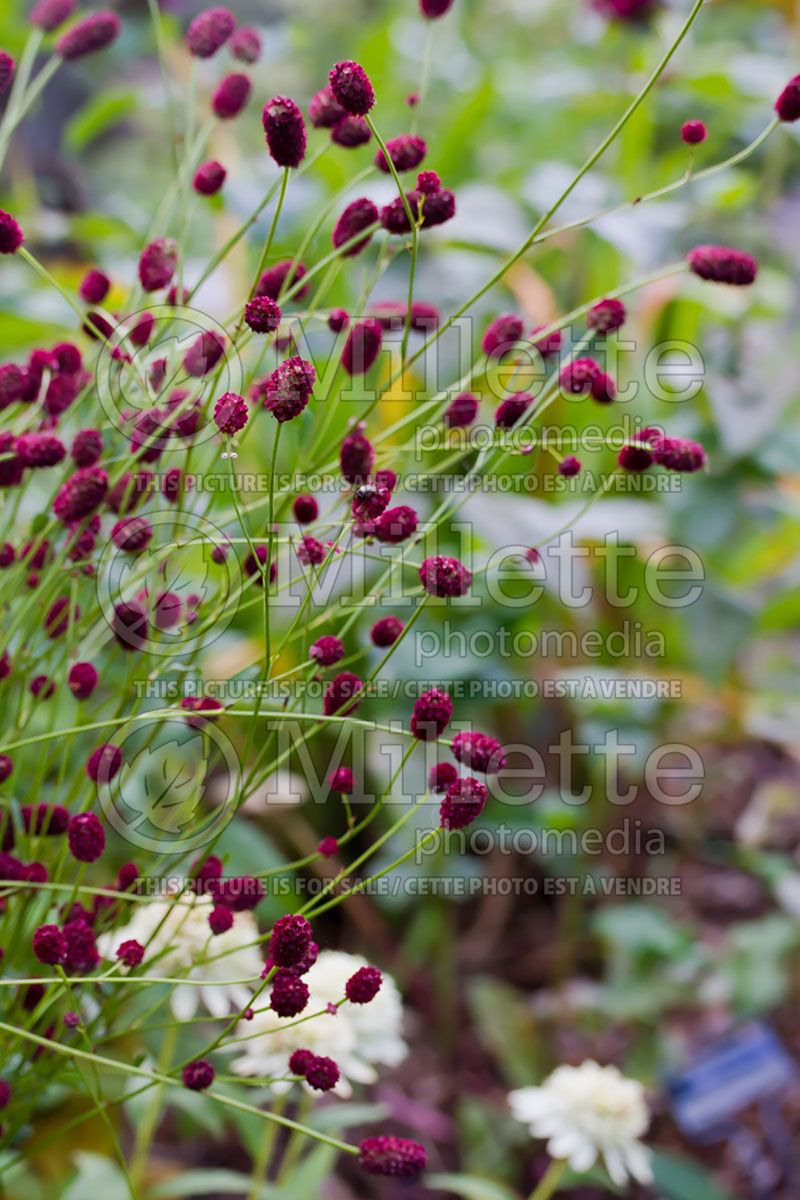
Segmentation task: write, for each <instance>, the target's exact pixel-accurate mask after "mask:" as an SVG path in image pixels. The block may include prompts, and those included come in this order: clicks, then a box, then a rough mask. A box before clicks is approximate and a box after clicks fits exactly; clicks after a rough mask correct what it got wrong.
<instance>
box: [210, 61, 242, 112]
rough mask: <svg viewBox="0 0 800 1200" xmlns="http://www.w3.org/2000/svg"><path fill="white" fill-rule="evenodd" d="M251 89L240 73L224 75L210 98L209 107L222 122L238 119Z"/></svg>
mask: <svg viewBox="0 0 800 1200" xmlns="http://www.w3.org/2000/svg"><path fill="white" fill-rule="evenodd" d="M251 88H252V84H251V83H250V80H249V78H248V77H247V75H243V74H242V73H241V72H240V71H234V72H233V73H232V74H231V75H226V76H225V78H224V79H223V80H221V81H220V83H219V84H218V85H217V89H216V91H215V92H214V95H213V96H212V97H211V107H212V109H213V110H214V112H215V114H216V115H217V116H218V117H219V118H220V119H221V120H223V121H230V120H232V119H233V118H234V117H238V115H239V113H240V112H241V111H242V109H243V108H244V106H245V105H246V104H247V101H248V100H249V99H250V91H251Z"/></svg>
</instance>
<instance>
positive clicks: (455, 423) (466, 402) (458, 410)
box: [444, 392, 478, 429]
mask: <svg viewBox="0 0 800 1200" xmlns="http://www.w3.org/2000/svg"><path fill="white" fill-rule="evenodd" d="M477 415H478V398H477V396H473V395H472V393H471V392H461V393H460V394H459V395H458V396H454V397H453V399H452V400H451V401H450V403H449V404H448V406H447V408H446V409H445V414H444V423H445V425H447V426H448V427H449V428H450V429H464V428H466V426H468V425H471V424H472V422H473V421H474V420H475V417H476V416H477Z"/></svg>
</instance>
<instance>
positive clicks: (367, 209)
mask: <svg viewBox="0 0 800 1200" xmlns="http://www.w3.org/2000/svg"><path fill="white" fill-rule="evenodd" d="M379 223H380V222H379V220H378V210H377V208H376V207H375V205H374V204H373V203H372V201H371V200H368V199H367V198H366V197H365V196H362V197H361V199H360V200H353V202H352V203H351V204H348V206H347V208H346V209H345V210H344V212H343V213H342V215H341V216H340V217H339V220H338V221H337V222H336V225H335V226H334V229H333V235H332V240H333V245H334V248H335V249H336V250H338V249H339V247H340V246H344V244H345V243H346V242H349V241H350V239H351V238H354V237H356V235H357V234H359V233H362V232H363V231H364V230H365V229H369V227H370V226H371V225H374V226H377V225H378V224H379ZM371 237H372V233H369V234H368V235H367V236H366V237H363V238H361V239H360V240H359V241H357V242H354V243H353V245H352V246H351V247H350V249H349V250H343V251H342V257H343V258H353V257H355V255H356V254H360V253H361V251H362V250H363V249H364V247H365V246H367V244H368V243H369V240H370V238H371Z"/></svg>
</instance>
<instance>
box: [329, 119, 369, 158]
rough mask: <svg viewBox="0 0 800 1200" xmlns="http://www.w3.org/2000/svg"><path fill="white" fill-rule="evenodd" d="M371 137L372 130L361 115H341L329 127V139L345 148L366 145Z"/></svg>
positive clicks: (353, 148) (351, 148)
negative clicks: (338, 119) (331, 126)
mask: <svg viewBox="0 0 800 1200" xmlns="http://www.w3.org/2000/svg"><path fill="white" fill-rule="evenodd" d="M371 139H372V130H371V129H370V127H369V125H368V124H367V122H366V121H365V120H364V118H363V117H349V116H347V115H345V116H343V117H342V119H341V121H337V122H336V124H335V125H334V126H333V128H332V129H331V141H332V142H333V143H334V145H336V146H342V147H343V148H344V149H345V150H356V149H358V147H359V146H366V144H367V142H369V141H371Z"/></svg>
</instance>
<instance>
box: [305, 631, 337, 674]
mask: <svg viewBox="0 0 800 1200" xmlns="http://www.w3.org/2000/svg"><path fill="white" fill-rule="evenodd" d="M308 653H309V655H310V656H311V658H313V659H315V660H316V662H318V663H319V665H320V666H321V667H332V666H333V664H334V663H337V662H339V660H340V659H342V658H344V642H343V641H341V639H340V638H338V637H334V636H333V635H332V634H330V633H326V634H325V635H324V636H323V637H321V638H317V640H316V641H315V642H314V644H313V646H312V647H311V649H310V650H309V652H308Z"/></svg>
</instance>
